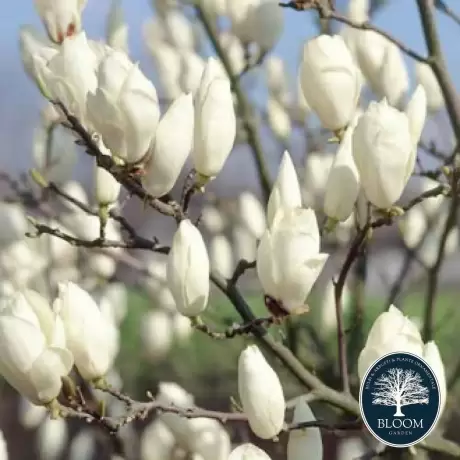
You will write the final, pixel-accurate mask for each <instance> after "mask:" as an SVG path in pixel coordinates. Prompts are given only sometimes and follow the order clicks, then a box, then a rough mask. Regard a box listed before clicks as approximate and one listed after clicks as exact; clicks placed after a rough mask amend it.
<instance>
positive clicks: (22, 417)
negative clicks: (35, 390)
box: [0, 396, 48, 458]
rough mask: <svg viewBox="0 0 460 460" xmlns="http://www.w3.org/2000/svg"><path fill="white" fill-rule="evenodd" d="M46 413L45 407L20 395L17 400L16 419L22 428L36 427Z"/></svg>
mask: <svg viewBox="0 0 460 460" xmlns="http://www.w3.org/2000/svg"><path fill="white" fill-rule="evenodd" d="M47 415H48V412H47V410H46V407H43V406H36V405H35V404H32V403H31V402H30V401H29V400H28V399H26V398H24V397H23V396H21V398H20V400H19V409H18V419H19V423H20V424H21V425H22V426H23V427H24V428H26V429H28V430H30V429H35V428H37V427H38V426H39V425H40V424H41V423H42V422H43V420H44V419H45V418H46V416H47ZM0 458H1V457H0Z"/></svg>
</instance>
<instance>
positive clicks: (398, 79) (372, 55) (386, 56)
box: [356, 30, 409, 106]
mask: <svg viewBox="0 0 460 460" xmlns="http://www.w3.org/2000/svg"><path fill="white" fill-rule="evenodd" d="M356 53H357V58H358V62H359V66H360V68H361V71H362V72H363V75H364V76H365V77H366V80H367V81H368V83H369V85H370V87H371V88H372V91H373V92H374V93H375V94H376V95H377V96H378V97H379V98H384V97H385V98H387V100H388V102H389V103H390V104H391V105H393V106H397V105H400V104H401V102H402V100H403V97H404V95H405V93H406V92H407V90H408V88H409V77H408V75H407V70H406V67H405V65H404V61H403V58H402V55H401V51H400V50H399V48H398V47H397V46H396V45H395V44H394V43H392V42H390V41H389V40H388V39H387V38H386V37H383V36H382V35H381V34H379V33H377V32H374V31H373V30H368V31H365V32H363V33H362V34H359V36H358V40H357V42H356Z"/></svg>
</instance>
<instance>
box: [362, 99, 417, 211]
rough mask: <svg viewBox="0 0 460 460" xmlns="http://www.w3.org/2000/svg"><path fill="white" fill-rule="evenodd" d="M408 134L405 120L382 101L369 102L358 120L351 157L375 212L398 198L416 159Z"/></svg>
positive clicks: (408, 126)
mask: <svg viewBox="0 0 460 460" xmlns="http://www.w3.org/2000/svg"><path fill="white" fill-rule="evenodd" d="M420 131H421V130H420ZM412 132H413V129H411V122H410V121H409V118H408V116H407V115H406V114H405V113H403V112H400V111H399V110H397V109H395V108H394V107H392V106H390V105H388V103H387V101H386V99H383V100H382V101H381V102H371V103H370V104H369V107H368V109H367V110H366V111H365V112H364V114H363V115H362V116H361V117H360V118H359V120H358V124H357V126H356V128H355V130H354V132H353V157H354V160H355V163H356V166H357V168H358V171H359V175H360V178H361V185H362V187H363V189H364V193H365V195H366V198H367V199H368V200H369V201H370V202H371V203H372V204H373V205H375V206H377V207H379V208H389V207H390V206H392V205H393V204H394V203H395V202H396V201H397V200H398V199H399V198H400V196H401V195H402V192H403V190H404V188H405V186H406V184H407V182H408V180H409V178H410V176H411V174H412V171H413V169H414V166H415V159H416V149H414V138H413V136H412Z"/></svg>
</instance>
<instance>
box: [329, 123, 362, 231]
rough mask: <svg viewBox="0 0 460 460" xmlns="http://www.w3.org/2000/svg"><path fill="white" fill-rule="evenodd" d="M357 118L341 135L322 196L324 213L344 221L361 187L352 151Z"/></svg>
mask: <svg viewBox="0 0 460 460" xmlns="http://www.w3.org/2000/svg"><path fill="white" fill-rule="evenodd" d="M356 122H357V119H356V118H355V120H354V123H352V124H350V125H349V126H348V128H347V130H346V131H345V134H344V135H343V138H342V141H341V143H340V145H339V148H338V150H337V153H336V156H335V159H334V163H333V164H332V167H331V169H330V171H329V177H328V180H327V186H326V193H325V196H324V213H325V214H326V215H327V216H328V217H330V218H332V219H336V220H339V221H341V222H345V221H346V220H347V219H348V218H349V217H350V215H351V214H352V213H353V209H354V206H355V203H356V200H357V198H358V194H359V191H360V188H361V183H360V179H359V172H358V168H357V167H356V165H355V160H354V159H353V152H352V140H353V131H354V129H355V126H356Z"/></svg>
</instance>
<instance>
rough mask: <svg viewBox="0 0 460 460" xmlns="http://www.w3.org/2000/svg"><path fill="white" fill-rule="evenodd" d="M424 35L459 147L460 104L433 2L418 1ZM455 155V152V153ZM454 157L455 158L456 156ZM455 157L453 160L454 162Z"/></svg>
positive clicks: (426, 0) (427, 0) (430, 61)
mask: <svg viewBox="0 0 460 460" xmlns="http://www.w3.org/2000/svg"><path fill="white" fill-rule="evenodd" d="M417 5H418V10H419V15H420V20H421V22H422V28H423V34H424V36H425V42H426V46H427V48H428V54H429V58H430V59H429V64H430V66H431V68H432V70H433V72H434V74H435V75H436V78H437V80H438V83H439V86H440V87H441V91H442V95H443V97H444V101H445V103H446V108H447V113H448V114H449V119H450V123H451V125H452V129H453V131H454V133H455V138H456V140H457V145H460V104H459V101H458V95H457V92H456V90H455V86H454V84H453V81H452V79H451V77H450V75H449V72H448V70H447V65H446V61H445V59H444V54H443V52H442V48H441V43H440V40H439V34H438V30H437V27H436V22H435V17H434V14H433V7H432V0H417ZM454 155H455V152H454ZM454 155H453V156H454ZM453 156H452V158H451V160H453Z"/></svg>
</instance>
